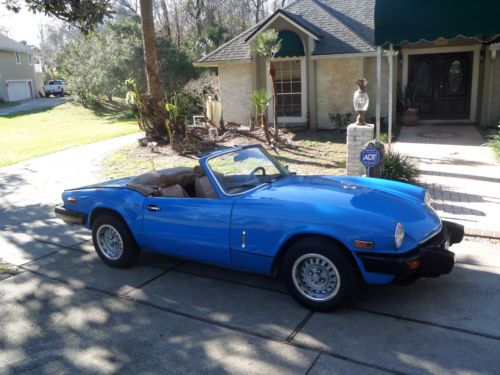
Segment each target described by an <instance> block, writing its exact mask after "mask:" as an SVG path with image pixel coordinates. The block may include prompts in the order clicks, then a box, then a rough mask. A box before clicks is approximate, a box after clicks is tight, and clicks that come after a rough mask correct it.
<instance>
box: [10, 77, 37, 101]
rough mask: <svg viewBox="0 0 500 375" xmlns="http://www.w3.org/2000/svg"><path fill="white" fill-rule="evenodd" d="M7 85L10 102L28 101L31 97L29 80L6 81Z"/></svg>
mask: <svg viewBox="0 0 500 375" xmlns="http://www.w3.org/2000/svg"><path fill="white" fill-rule="evenodd" d="M7 85H8V86H7V92H8V95H9V101H11V102H15V101H18V100H24V99H28V98H31V97H32V96H33V95H32V90H31V81H30V80H19V81H7Z"/></svg>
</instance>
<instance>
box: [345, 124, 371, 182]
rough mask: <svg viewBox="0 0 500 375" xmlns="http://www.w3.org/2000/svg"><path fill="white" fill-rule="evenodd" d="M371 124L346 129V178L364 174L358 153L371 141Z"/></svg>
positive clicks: (351, 126) (350, 126)
mask: <svg viewBox="0 0 500 375" xmlns="http://www.w3.org/2000/svg"><path fill="white" fill-rule="evenodd" d="M374 129H375V126H374V125H373V124H366V125H356V124H351V125H349V126H348V127H347V163H346V172H347V175H348V176H361V175H363V174H365V167H363V164H361V161H359V153H360V152H361V149H362V148H363V146H364V145H365V144H366V143H367V142H369V141H371V140H373V131H374Z"/></svg>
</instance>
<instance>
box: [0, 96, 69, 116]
mask: <svg viewBox="0 0 500 375" xmlns="http://www.w3.org/2000/svg"><path fill="white" fill-rule="evenodd" d="M69 100H70V99H69V98H56V97H52V98H35V99H28V100H23V101H22V102H19V103H18V104H16V105H14V106H12V107H5V108H0V116H5V115H12V114H14V113H20V112H27V111H35V110H38V109H45V108H52V107H55V106H58V105H60V104H64V103H66V102H68V101H69Z"/></svg>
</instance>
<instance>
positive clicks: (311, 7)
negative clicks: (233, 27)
mask: <svg viewBox="0 0 500 375" xmlns="http://www.w3.org/2000/svg"><path fill="white" fill-rule="evenodd" d="M281 12H282V13H283V14H285V15H286V16H288V17H290V18H291V19H292V20H294V21H295V22H297V23H298V24H300V25H301V26H303V27H304V28H306V29H308V30H311V31H313V32H314V33H315V34H317V35H319V36H321V39H320V40H319V41H318V42H316V46H315V48H314V51H313V52H312V54H313V55H333V54H345V53H367V52H374V51H375V47H374V44H373V40H374V31H373V29H374V12H375V0H297V1H296V2H294V3H292V4H290V5H289V6H287V7H285V8H284V9H282V10H281ZM271 17H272V16H271ZM266 21H267V19H266V20H263V21H261V22H260V23H259V24H257V25H255V26H253V27H251V28H250V29H248V30H246V31H244V32H243V33H241V34H239V35H238V36H236V37H235V38H234V39H232V40H230V41H229V42H227V43H226V44H224V45H222V46H221V47H219V48H218V49H216V50H215V51H214V52H212V53H211V54H209V55H207V56H205V57H204V58H203V59H201V60H200V61H199V62H200V63H204V62H216V61H228V60H243V59H250V58H251V52H250V46H249V45H248V44H247V43H246V42H245V39H246V38H247V37H248V36H249V35H250V34H251V33H252V32H253V31H255V30H256V29H257V28H258V27H259V26H260V25H262V24H264V23H265V22H266Z"/></svg>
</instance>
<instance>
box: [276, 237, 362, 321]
mask: <svg viewBox="0 0 500 375" xmlns="http://www.w3.org/2000/svg"><path fill="white" fill-rule="evenodd" d="M301 271H302V272H301ZM306 275H307V276H306ZM281 276H282V278H283V280H284V282H285V285H286V287H287V289H288V291H289V292H290V294H291V295H292V297H293V298H294V299H295V300H296V301H297V302H298V303H300V304H301V305H303V306H305V307H307V308H309V309H311V310H315V311H331V310H334V309H337V308H339V307H340V306H342V305H343V304H344V303H345V302H347V301H348V300H349V299H351V298H354V297H355V296H356V295H357V293H358V290H359V287H360V280H359V278H358V273H357V270H356V269H355V267H354V266H353V265H352V263H351V261H350V259H349V258H348V256H347V254H345V253H344V249H342V248H341V246H340V245H339V244H338V243H336V242H335V241H332V240H328V239H324V238H314V237H309V238H303V239H301V240H299V241H297V242H295V243H294V244H293V245H292V246H291V247H290V248H289V249H288V250H287V252H286V254H285V257H284V259H283V262H282V263H281ZM311 286H312V287H311Z"/></svg>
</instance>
